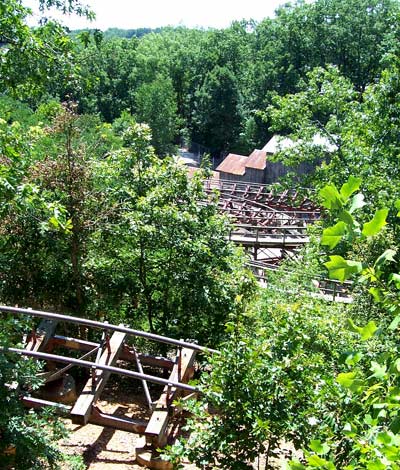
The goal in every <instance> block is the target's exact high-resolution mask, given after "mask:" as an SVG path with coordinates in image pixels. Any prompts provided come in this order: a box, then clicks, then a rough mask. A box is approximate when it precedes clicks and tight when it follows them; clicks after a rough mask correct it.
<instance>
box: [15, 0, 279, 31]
mask: <svg viewBox="0 0 400 470" xmlns="http://www.w3.org/2000/svg"><path fill="white" fill-rule="evenodd" d="M23 3H24V5H26V6H29V7H30V8H32V9H35V7H36V5H37V3H38V2H37V0H23ZM83 3H85V4H88V5H90V6H91V7H92V9H93V10H94V12H95V13H96V20H95V21H93V22H89V21H87V20H84V19H82V18H79V17H76V16H71V17H68V16H65V15H64V16H63V23H64V24H65V25H66V26H68V27H69V28H70V29H81V28H98V29H101V30H105V29H107V28H111V27H117V28H122V29H135V28H141V27H150V28H156V27H158V26H169V25H172V26H177V25H183V26H187V27H204V28H207V27H211V28H225V27H228V26H229V25H230V23H231V22H232V21H233V20H241V19H254V20H256V21H261V20H262V19H263V18H266V17H268V16H270V17H272V16H273V15H274V11H275V9H276V8H277V7H278V6H279V5H282V4H284V3H287V0H196V1H193V0H140V1H139V0H86V1H83ZM54 17H55V18H57V19H60V18H61V16H60V15H56V14H55V15H54ZM34 18H35V17H34ZM34 18H33V19H32V20H31V21H30V25H34ZM36 18H37V16H36Z"/></svg>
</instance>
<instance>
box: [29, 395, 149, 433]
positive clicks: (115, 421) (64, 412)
mask: <svg viewBox="0 0 400 470" xmlns="http://www.w3.org/2000/svg"><path fill="white" fill-rule="evenodd" d="M22 403H23V404H24V406H26V407H27V408H38V409H40V408H45V407H49V406H50V407H52V408H53V409H54V410H55V412H56V413H57V414H59V415H61V416H65V417H68V415H69V413H70V411H71V409H72V407H71V406H68V405H64V404H62V403H57V402H53V401H48V400H41V399H40V398H34V397H28V396H25V397H22ZM88 422H89V423H90V424H96V425H97V426H107V427H108V428H113V429H119V430H120V431H128V432H135V433H138V434H143V433H144V430H145V429H146V425H147V421H146V420H142V419H132V418H128V417H127V416H116V415H112V414H107V413H102V412H101V411H100V410H99V409H97V408H96V407H95V406H93V408H92V413H91V415H90V416H89V418H88Z"/></svg>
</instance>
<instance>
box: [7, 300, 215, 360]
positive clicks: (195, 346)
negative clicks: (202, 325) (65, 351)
mask: <svg viewBox="0 0 400 470" xmlns="http://www.w3.org/2000/svg"><path fill="white" fill-rule="evenodd" d="M0 312H5V313H14V314H18V313H20V314H23V315H29V316H31V317H39V318H47V319H50V320H58V321H63V322H68V323H75V324H78V325H85V326H91V327H93V328H102V329H107V330H111V331H120V332H122V333H126V334H127V335H132V336H139V337H142V338H146V339H149V340H152V341H158V342H160V343H166V344H173V345H175V346H183V347H185V348H188V349H193V350H195V351H202V352H210V353H218V351H217V350H216V349H211V348H206V347H204V346H200V345H198V344H194V343H188V342H186V341H180V340H177V339H173V338H168V337H166V336H161V335H157V334H155V333H147V332H146V331H140V330H134V329H132V328H128V327H126V326H123V325H118V326H117V325H110V324H109V323H107V322H99V321H95V320H89V319H87V318H78V317H73V316H71V315H61V314H59V313H51V312H42V311H41V310H30V309H27V308H19V307H8V306H6V305H0Z"/></svg>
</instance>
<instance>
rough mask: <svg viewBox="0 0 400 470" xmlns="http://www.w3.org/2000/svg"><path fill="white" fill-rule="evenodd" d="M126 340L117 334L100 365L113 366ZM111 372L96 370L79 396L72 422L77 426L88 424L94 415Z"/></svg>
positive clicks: (101, 357) (72, 412) (120, 333)
mask: <svg viewBox="0 0 400 470" xmlns="http://www.w3.org/2000/svg"><path fill="white" fill-rule="evenodd" d="M125 338H126V333H122V332H115V333H114V334H113V335H112V337H111V339H110V340H109V347H105V348H104V350H103V352H102V354H101V356H100V358H99V361H98V364H101V365H107V366H113V365H114V364H115V362H116V361H117V359H118V355H119V352H120V350H121V348H122V345H123V342H124V340H125ZM109 376H110V372H108V371H104V370H99V369H96V370H95V371H94V373H93V376H92V377H91V378H90V379H89V380H88V381H87V382H86V385H85V387H84V388H83V390H82V393H81V394H80V395H79V398H78V400H77V401H76V403H75V405H74V407H73V409H72V411H71V417H72V422H73V423H75V424H87V423H88V421H89V417H90V415H91V414H92V406H93V404H94V403H95V402H96V400H97V399H98V398H99V396H100V394H101V392H102V391H103V389H104V386H105V385H106V383H107V380H108V378H109Z"/></svg>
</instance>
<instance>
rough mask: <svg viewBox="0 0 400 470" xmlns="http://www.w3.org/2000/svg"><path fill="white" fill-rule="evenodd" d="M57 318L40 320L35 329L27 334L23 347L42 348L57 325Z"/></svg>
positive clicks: (38, 349) (37, 349)
mask: <svg viewBox="0 0 400 470" xmlns="http://www.w3.org/2000/svg"><path fill="white" fill-rule="evenodd" d="M57 323H58V321H57V320H47V319H46V320H42V321H41V322H40V324H39V326H38V327H37V329H36V330H32V332H31V333H30V334H29V336H28V339H27V343H26V346H25V349H26V350H27V351H40V350H42V351H43V350H44V348H45V347H46V346H47V344H48V343H49V341H50V340H51V338H52V336H53V335H54V332H55V330H56V327H57Z"/></svg>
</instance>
